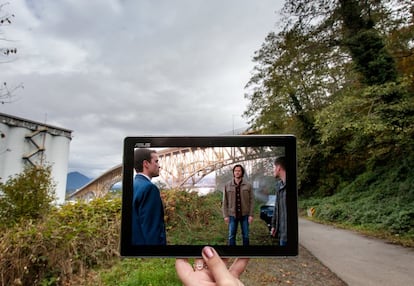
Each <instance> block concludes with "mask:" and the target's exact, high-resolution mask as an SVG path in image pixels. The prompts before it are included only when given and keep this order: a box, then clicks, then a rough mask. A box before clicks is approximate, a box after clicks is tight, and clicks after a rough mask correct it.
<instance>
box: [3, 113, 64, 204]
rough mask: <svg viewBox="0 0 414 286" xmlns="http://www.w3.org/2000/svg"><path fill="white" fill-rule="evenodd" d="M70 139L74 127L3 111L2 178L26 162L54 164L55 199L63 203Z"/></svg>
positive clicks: (52, 174) (16, 172) (52, 172)
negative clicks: (43, 121)
mask: <svg viewBox="0 0 414 286" xmlns="http://www.w3.org/2000/svg"><path fill="white" fill-rule="evenodd" d="M71 140H72V130H68V129H64V128H60V127H56V126H51V125H48V124H44V123H39V122H35V121H32V120H29V119H24V118H19V117H16V116H13V115H8V114H4V113H0V181H1V182H3V183H4V182H6V181H7V179H9V177H10V176H14V175H16V174H19V173H21V172H22V171H23V169H24V167H25V165H26V164H29V165H33V166H43V165H47V166H51V168H52V171H51V176H52V179H53V182H54V183H55V184H56V190H55V192H56V193H55V195H56V203H57V204H61V203H64V201H65V196H66V178H67V171H68V161H69V145H70V141H71Z"/></svg>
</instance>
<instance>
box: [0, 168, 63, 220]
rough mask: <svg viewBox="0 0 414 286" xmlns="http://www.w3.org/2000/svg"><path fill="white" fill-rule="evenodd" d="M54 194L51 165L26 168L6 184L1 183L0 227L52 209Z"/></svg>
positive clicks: (39, 215)
mask: <svg viewBox="0 0 414 286" xmlns="http://www.w3.org/2000/svg"><path fill="white" fill-rule="evenodd" d="M54 194H55V184H54V183H53V182H52V179H51V168H50V166H49V167H33V166H30V167H26V168H25V169H24V171H23V172H22V173H20V174H17V175H15V176H14V177H10V178H9V179H8V180H7V182H6V183H1V182H0V227H1V226H5V227H8V226H11V225H13V224H15V223H17V222H18V221H19V220H21V219H39V218H41V217H42V216H43V215H45V214H47V213H48V212H49V211H50V209H51V208H52V205H51V203H52V201H53V200H54V199H55V197H54Z"/></svg>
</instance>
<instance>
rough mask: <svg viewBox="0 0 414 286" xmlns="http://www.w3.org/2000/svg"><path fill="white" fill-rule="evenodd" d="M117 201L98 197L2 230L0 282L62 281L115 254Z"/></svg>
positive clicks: (23, 283) (33, 283) (84, 271)
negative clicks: (0, 279) (0, 278)
mask: <svg viewBox="0 0 414 286" xmlns="http://www.w3.org/2000/svg"><path fill="white" fill-rule="evenodd" d="M120 209H121V200H120V199H116V200H106V199H96V200H94V201H91V202H90V203H85V202H77V203H75V204H67V205H64V206H62V207H61V208H59V209H54V210H52V211H51V212H50V213H49V214H48V215H47V216H46V215H45V216H44V218H43V219H42V220H39V221H37V222H36V221H33V220H24V221H21V222H20V223H17V224H15V225H14V226H13V227H11V228H9V229H6V230H5V231H4V232H3V233H1V234H0V237H1V242H0V261H2V263H1V265H0V275H1V277H2V285H66V284H67V283H68V281H70V280H71V279H72V278H73V276H74V275H84V274H85V273H86V271H87V270H88V269H89V268H91V267H95V266H103V265H105V264H107V263H108V262H110V260H111V259H113V258H114V257H118V256H119V254H118V244H119V232H120Z"/></svg>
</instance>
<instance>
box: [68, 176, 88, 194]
mask: <svg viewBox="0 0 414 286" xmlns="http://www.w3.org/2000/svg"><path fill="white" fill-rule="evenodd" d="M91 180H92V179H91V178H88V177H86V176H85V175H83V174H81V173H79V172H70V173H68V176H67V179H66V193H67V194H70V193H73V192H74V191H75V190H77V189H79V188H80V187H82V186H84V185H86V184H87V183H89V182H90V181H91Z"/></svg>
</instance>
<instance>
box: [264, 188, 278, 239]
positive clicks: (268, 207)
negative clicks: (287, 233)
mask: <svg viewBox="0 0 414 286" xmlns="http://www.w3.org/2000/svg"><path fill="white" fill-rule="evenodd" d="M275 202H276V195H269V197H268V199H267V202H266V203H265V204H264V205H262V206H261V207H260V218H261V219H262V220H264V221H265V222H266V224H267V227H268V228H269V231H270V229H271V228H272V227H271V223H272V217H273V210H274V208H275Z"/></svg>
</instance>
